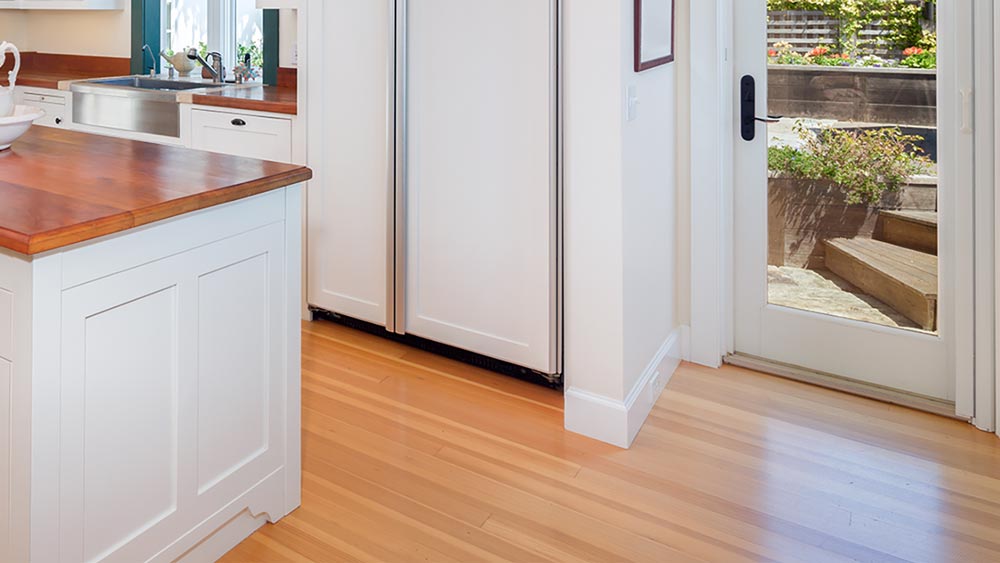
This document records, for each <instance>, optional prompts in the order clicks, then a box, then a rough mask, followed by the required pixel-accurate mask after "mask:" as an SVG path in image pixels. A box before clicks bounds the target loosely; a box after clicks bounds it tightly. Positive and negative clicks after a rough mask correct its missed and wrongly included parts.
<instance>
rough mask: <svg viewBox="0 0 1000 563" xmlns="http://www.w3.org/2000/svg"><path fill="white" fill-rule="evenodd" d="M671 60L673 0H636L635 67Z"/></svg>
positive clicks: (672, 54)
mask: <svg viewBox="0 0 1000 563" xmlns="http://www.w3.org/2000/svg"><path fill="white" fill-rule="evenodd" d="M673 60H674V0H635V71H636V72H642V71H644V70H649V69H651V68H655V67H658V66H660V65H665V64H667V63H669V62H673Z"/></svg>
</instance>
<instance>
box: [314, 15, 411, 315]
mask: <svg viewBox="0 0 1000 563" xmlns="http://www.w3.org/2000/svg"><path fill="white" fill-rule="evenodd" d="M392 15H393V6H392V3H391V2H389V1H384V2H374V1H362V2H359V1H357V0H324V1H322V2H312V3H310V7H309V21H308V22H307V24H306V25H308V29H309V37H310V38H315V39H313V40H311V41H310V43H309V49H307V50H306V51H307V52H306V53H304V55H307V56H308V57H309V62H310V63H314V64H315V67H316V68H317V69H318V71H317V72H314V73H310V74H309V79H308V81H307V82H306V84H304V85H303V86H302V87H306V88H307V93H308V98H309V100H310V102H309V108H308V135H309V138H308V146H309V149H308V150H309V159H308V160H309V166H310V167H311V168H312V169H313V172H314V174H315V176H314V177H313V180H312V182H310V185H309V189H308V190H307V196H308V209H309V222H308V223H309V230H308V253H309V254H308V264H309V272H308V274H309V275H308V293H307V295H308V300H309V304H310V305H312V306H315V307H319V308H322V309H326V310H328V311H334V312H336V313H339V314H342V315H347V316H350V317H353V318H356V319H361V320H364V321H368V322H370V323H375V324H378V325H387V324H389V323H388V322H387V320H388V319H389V317H390V316H391V315H392V308H393V299H394V295H393V293H392V291H391V283H392V271H391V264H390V263H389V262H388V261H387V259H386V253H387V248H388V252H389V253H391V251H392V249H391V247H389V246H388V245H391V242H392V236H391V235H390V234H388V233H391V232H392V229H393V225H392V224H391V222H390V217H389V215H388V213H387V211H386V210H387V209H388V208H389V207H391V206H392V205H393V203H394V202H393V200H392V197H391V188H392V184H391V183H392V170H393V162H392V157H391V150H390V149H391V144H392V142H393V134H394V123H393V120H392V115H393V103H394V102H393V91H392V88H393V79H392V72H393V60H394V54H393V50H392V47H393V25H392V23H393V22H392ZM303 126H305V124H304V123H303ZM387 287H388V290H387Z"/></svg>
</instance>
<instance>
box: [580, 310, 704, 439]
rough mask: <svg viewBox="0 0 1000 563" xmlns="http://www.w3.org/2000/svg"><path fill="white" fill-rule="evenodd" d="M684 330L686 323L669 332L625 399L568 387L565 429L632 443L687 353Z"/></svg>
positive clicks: (594, 436)
mask: <svg viewBox="0 0 1000 563" xmlns="http://www.w3.org/2000/svg"><path fill="white" fill-rule="evenodd" d="M684 333H685V330H684V327H679V328H677V329H674V331H673V332H671V333H670V336H669V337H668V338H667V339H666V341H664V343H663V345H662V346H660V349H659V350H658V351H657V352H656V354H655V355H654V356H653V359H652V360H651V361H650V362H649V365H648V366H647V367H646V369H645V370H643V373H642V376H641V377H640V378H639V381H637V382H636V384H635V386H634V387H633V388H632V391H631V392H630V393H629V394H628V395H627V396H626V397H625V400H624V401H619V400H616V399H611V398H608V397H604V396H602V395H598V394H595V393H591V392H589V391H586V390H583V389H577V388H574V387H570V388H568V389H566V392H565V426H566V429H567V430H569V431H570V432H576V433H577V434H583V435H584V436H588V437H590V438H594V439H595V440H600V441H602V442H607V443H609V444H613V445H615V446H618V447H621V448H628V447H629V446H631V445H632V441H633V440H635V437H636V435H637V434H639V429H640V428H642V424H643V423H644V422H645V421H646V417H648V416H649V412H650V411H651V410H652V409H653V405H654V404H655V403H656V399H658V398H659V396H660V394H661V393H662V392H663V388H664V387H666V385H667V382H668V381H670V378H671V377H672V376H673V375H674V372H675V371H676V370H677V367H678V366H679V365H680V363H681V360H682V358H683V357H684V354H685V351H684V340H685V337H684Z"/></svg>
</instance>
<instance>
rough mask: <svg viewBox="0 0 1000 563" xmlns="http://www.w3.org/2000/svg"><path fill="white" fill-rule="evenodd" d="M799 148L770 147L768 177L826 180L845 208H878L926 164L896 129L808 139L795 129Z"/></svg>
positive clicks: (912, 139) (829, 132) (828, 132)
mask: <svg viewBox="0 0 1000 563" xmlns="http://www.w3.org/2000/svg"><path fill="white" fill-rule="evenodd" d="M797 128H798V130H799V135H800V136H801V137H802V139H803V140H805V141H806V145H805V147H804V148H801V149H798V148H794V147H770V148H769V149H768V153H767V165H768V169H769V170H771V171H772V172H774V173H778V174H781V175H787V176H792V177H796V178H806V179H810V180H829V181H831V182H833V183H835V184H837V185H838V186H840V187H841V188H842V189H843V190H844V192H845V193H846V199H847V203H851V204H855V203H866V204H871V203H878V202H879V201H880V200H881V199H882V195H883V194H884V193H885V192H890V193H894V192H898V191H899V190H900V188H902V187H903V185H904V184H905V183H906V182H907V181H909V180H910V178H912V177H913V176H915V175H917V174H921V173H925V172H926V171H927V170H928V168H929V166H930V160H928V159H927V157H925V156H923V155H922V154H920V152H921V151H920V149H919V148H917V147H916V146H914V143H916V142H918V141H921V140H923V139H922V137H919V136H916V135H904V134H903V133H902V132H901V131H900V130H899V128H896V127H888V128H884V129H869V130H865V131H852V130H843V129H824V130H822V131H820V132H819V133H818V134H816V135H813V134H811V133H810V132H809V131H808V130H806V129H805V128H804V127H802V126H801V124H800V125H798V126H797Z"/></svg>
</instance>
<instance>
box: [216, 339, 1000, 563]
mask: <svg viewBox="0 0 1000 563" xmlns="http://www.w3.org/2000/svg"><path fill="white" fill-rule="evenodd" d="M561 404H562V397H561V395H560V394H559V393H558V392H556V391H553V390H550V389H545V388H542V387H538V386H534V385H530V384H527V383H524V382H521V381H517V380H514V379H509V378H505V377H503V376H499V375H497V374H493V373H490V372H486V371H484V370H480V369H478V368H473V367H468V366H464V365H463V364H460V363H457V362H454V361H452V360H447V359H444V358H440V357H437V356H434V355H431V354H429V353H427V352H424V351H421V350H415V349H412V348H409V347H407V346H404V345H402V344H399V343H396V342H391V341H388V340H383V339H380V338H377V337H375V336H372V335H369V334H365V333H362V332H358V331H354V330H351V329H348V328H345V327H342V326H338V325H334V324H332V323H328V322H322V321H321V322H315V323H304V324H303V426H304V428H303V453H304V462H303V463H304V469H305V474H304V477H303V505H302V507H301V508H300V509H298V510H297V511H295V512H293V513H292V514H291V515H289V516H287V517H286V518H285V519H283V520H282V521H281V522H279V523H278V524H276V525H268V526H265V527H264V528H263V529H261V530H260V531H258V532H257V533H256V534H254V535H253V536H251V538H249V539H248V540H247V541H245V542H244V543H243V544H241V545H239V546H237V547H236V548H235V549H233V550H232V551H231V552H230V553H229V554H227V555H226V557H225V558H223V560H222V561H223V562H224V563H258V562H260V563H284V562H290V563H291V562H294V563H307V562H315V563H337V562H341V561H345V562H353V561H366V562H367V561H378V562H388V563H396V562H407V561H433V562H437V561H440V562H450V561H462V562H463V563H464V562H466V561H515V562H518V563H521V562H524V563H532V562H535V561H539V562H542V561H588V562H598V563H603V562H606V561H607V562H619V561H637V562H646V561H649V562H675V561H711V562H714V561H720V562H726V563H728V562H730V561H733V562H738V561H780V562H786V561H787V562H799V563H817V562H827V561H829V562H837V563H842V562H846V561H878V562H883V561H884V562H902V561H913V562H925V561H926V562H934V563H937V562H952V561H954V562H962V563H966V562H972V563H980V562H982V563H996V562H997V561H1000V440H998V439H997V438H996V436H994V435H989V434H986V433H983V432H979V431H977V430H975V429H974V428H972V427H971V426H969V425H967V424H964V423H961V422H958V421H954V420H948V419H943V418H939V417H935V416H932V415H927V414H925V413H919V412H916V411H911V410H908V409H904V408H900V407H897V406H892V405H887V404H884V403H880V402H877V401H870V400H866V399H860V398H857V397H852V396H849V395H845V394H841V393H838V392H835V391H830V390H827V389H820V388H816V387H811V386H808V385H804V384H801V383H797V382H792V381H787V380H783V379H780V378H776V377H771V376H765V375H762V374H758V373H753V372H749V371H747V370H743V369H739V368H733V367H726V368H724V369H722V370H710V369H708V368H702V367H698V366H691V365H684V366H682V367H681V368H680V370H679V371H678V373H677V374H676V375H675V376H674V378H673V379H672V380H671V382H670V383H669V384H668V387H667V390H666V392H665V393H664V394H663V396H662V397H661V398H660V399H659V401H658V402H657V404H656V405H655V407H654V408H653V411H652V413H651V415H650V417H649V419H648V421H647V422H646V425H645V427H644V428H643V430H642V432H640V434H639V437H638V438H637V440H636V442H635V444H634V445H633V447H632V448H631V449H630V450H621V449H618V448H614V447H612V446H608V445H607V444H601V443H598V442H594V441H592V440H588V439H586V438H583V437H581V436H577V435H574V434H571V433H568V432H566V431H565V430H564V429H563V428H562V412H561Z"/></svg>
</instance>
